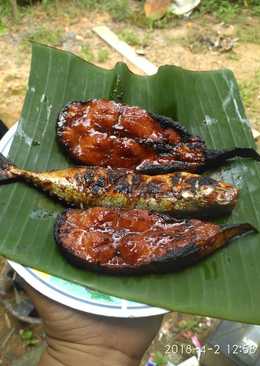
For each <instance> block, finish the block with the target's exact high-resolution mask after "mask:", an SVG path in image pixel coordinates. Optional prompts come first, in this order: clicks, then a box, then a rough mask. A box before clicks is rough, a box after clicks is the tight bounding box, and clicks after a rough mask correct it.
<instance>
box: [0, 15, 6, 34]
mask: <svg viewBox="0 0 260 366" xmlns="http://www.w3.org/2000/svg"><path fill="white" fill-rule="evenodd" d="M6 32H7V28H6V26H5V25H4V23H3V22H2V21H1V19H0V37H1V36H3V35H4V34H6Z"/></svg>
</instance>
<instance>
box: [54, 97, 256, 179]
mask: <svg viewBox="0 0 260 366" xmlns="http://www.w3.org/2000/svg"><path fill="white" fill-rule="evenodd" d="M57 136H58V140H59V142H60V143H61V144H62V146H63V147H64V148H65V149H66V150H67V152H68V153H69V155H70V156H71V157H72V159H74V160H75V161H77V162H80V163H83V164H87V165H97V166H103V167H113V168H127V169H136V170H137V171H139V172H140V173H144V174H161V173H170V172H173V171H190V172H201V171H203V170H206V169H210V168H212V167H214V166H217V165H221V164H223V163H224V162H225V161H226V160H227V159H230V158H234V157H236V156H240V157H251V158H253V159H256V160H260V156H259V155H258V154H257V152H256V151H255V150H254V149H250V148H235V149H231V150H220V151H217V150H209V149H207V148H206V145H205V143H204V141H203V140H202V139H201V138H200V137H198V136H193V135H191V134H190V133H189V132H188V131H187V130H186V129H185V128H184V127H182V126H181V125H180V124H178V123H177V122H175V121H173V120H172V119H171V118H169V117H164V116H160V115H157V114H155V113H149V112H147V111H145V110H144V109H142V108H139V107H130V106H127V105H123V104H120V103H116V102H114V101H111V100H105V99H91V100H88V101H79V102H71V103H69V104H67V105H66V106H65V108H64V109H63V110H62V111H61V113H60V114H59V116H58V121H57Z"/></svg>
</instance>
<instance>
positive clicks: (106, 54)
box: [97, 48, 109, 63]
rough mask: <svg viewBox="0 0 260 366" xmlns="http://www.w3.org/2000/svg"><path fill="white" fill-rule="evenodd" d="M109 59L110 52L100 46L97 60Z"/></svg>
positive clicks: (101, 61) (104, 60) (102, 61)
mask: <svg viewBox="0 0 260 366" xmlns="http://www.w3.org/2000/svg"><path fill="white" fill-rule="evenodd" d="M108 59H109V52H108V50H107V49H106V48H100V49H99V50H98V52H97V62H100V63H104V62H106V61H107V60H108Z"/></svg>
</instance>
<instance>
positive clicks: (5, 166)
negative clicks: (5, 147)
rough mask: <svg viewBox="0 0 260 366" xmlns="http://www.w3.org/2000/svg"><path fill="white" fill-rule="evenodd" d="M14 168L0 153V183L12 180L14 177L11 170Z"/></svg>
mask: <svg viewBox="0 0 260 366" xmlns="http://www.w3.org/2000/svg"><path fill="white" fill-rule="evenodd" d="M12 167H14V164H12V163H11V162H10V161H9V160H8V159H7V158H6V157H5V156H3V155H2V154H1V153H0V182H1V183H2V182H4V181H8V180H10V179H14V178H15V175H14V174H13V173H12V170H11V168H12Z"/></svg>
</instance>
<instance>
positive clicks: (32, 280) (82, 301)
mask: <svg viewBox="0 0 260 366" xmlns="http://www.w3.org/2000/svg"><path fill="white" fill-rule="evenodd" d="M16 128H17V124H16V125H15V126H13V127H12V128H10V130H9V131H8V132H7V133H6V134H5V136H4V137H3V138H2V140H1V141H0V152H1V153H2V154H3V155H5V156H7V155H8V152H9V149H10V146H11V143H12V140H13V137H14V134H15V131H16ZM9 264H10V265H11V266H12V267H13V269H14V270H15V271H16V272H17V273H18V274H19V275H20V276H21V277H22V278H23V279H24V280H25V281H26V282H28V283H29V284H30V285H31V286H32V287H34V288H35V289H36V290H38V291H39V292H41V293H42V294H43V295H45V296H47V297H49V298H50V299H52V300H55V301H57V302H59V303H61V304H63V305H66V306H69V307H71V308H74V309H77V310H81V311H85V312H88V313H92V314H97V315H104V316H113V317H118V318H130V317H132V318H138V317H145V316H152V315H159V314H164V313H167V310H165V309H161V308H155V307H151V306H149V305H145V304H140V303H136V302H132V301H128V300H124V299H120V298H118V297H114V296H109V295H106V294H103V293H101V292H97V291H93V290H90V289H88V288H87V287H84V286H80V285H77V284H75V283H73V282H69V281H65V280H63V279H61V278H58V277H55V276H52V275H49V274H47V273H43V272H39V271H37V270H35V269H33V268H29V267H24V266H22V265H21V264H18V263H15V262H13V261H9Z"/></svg>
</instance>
